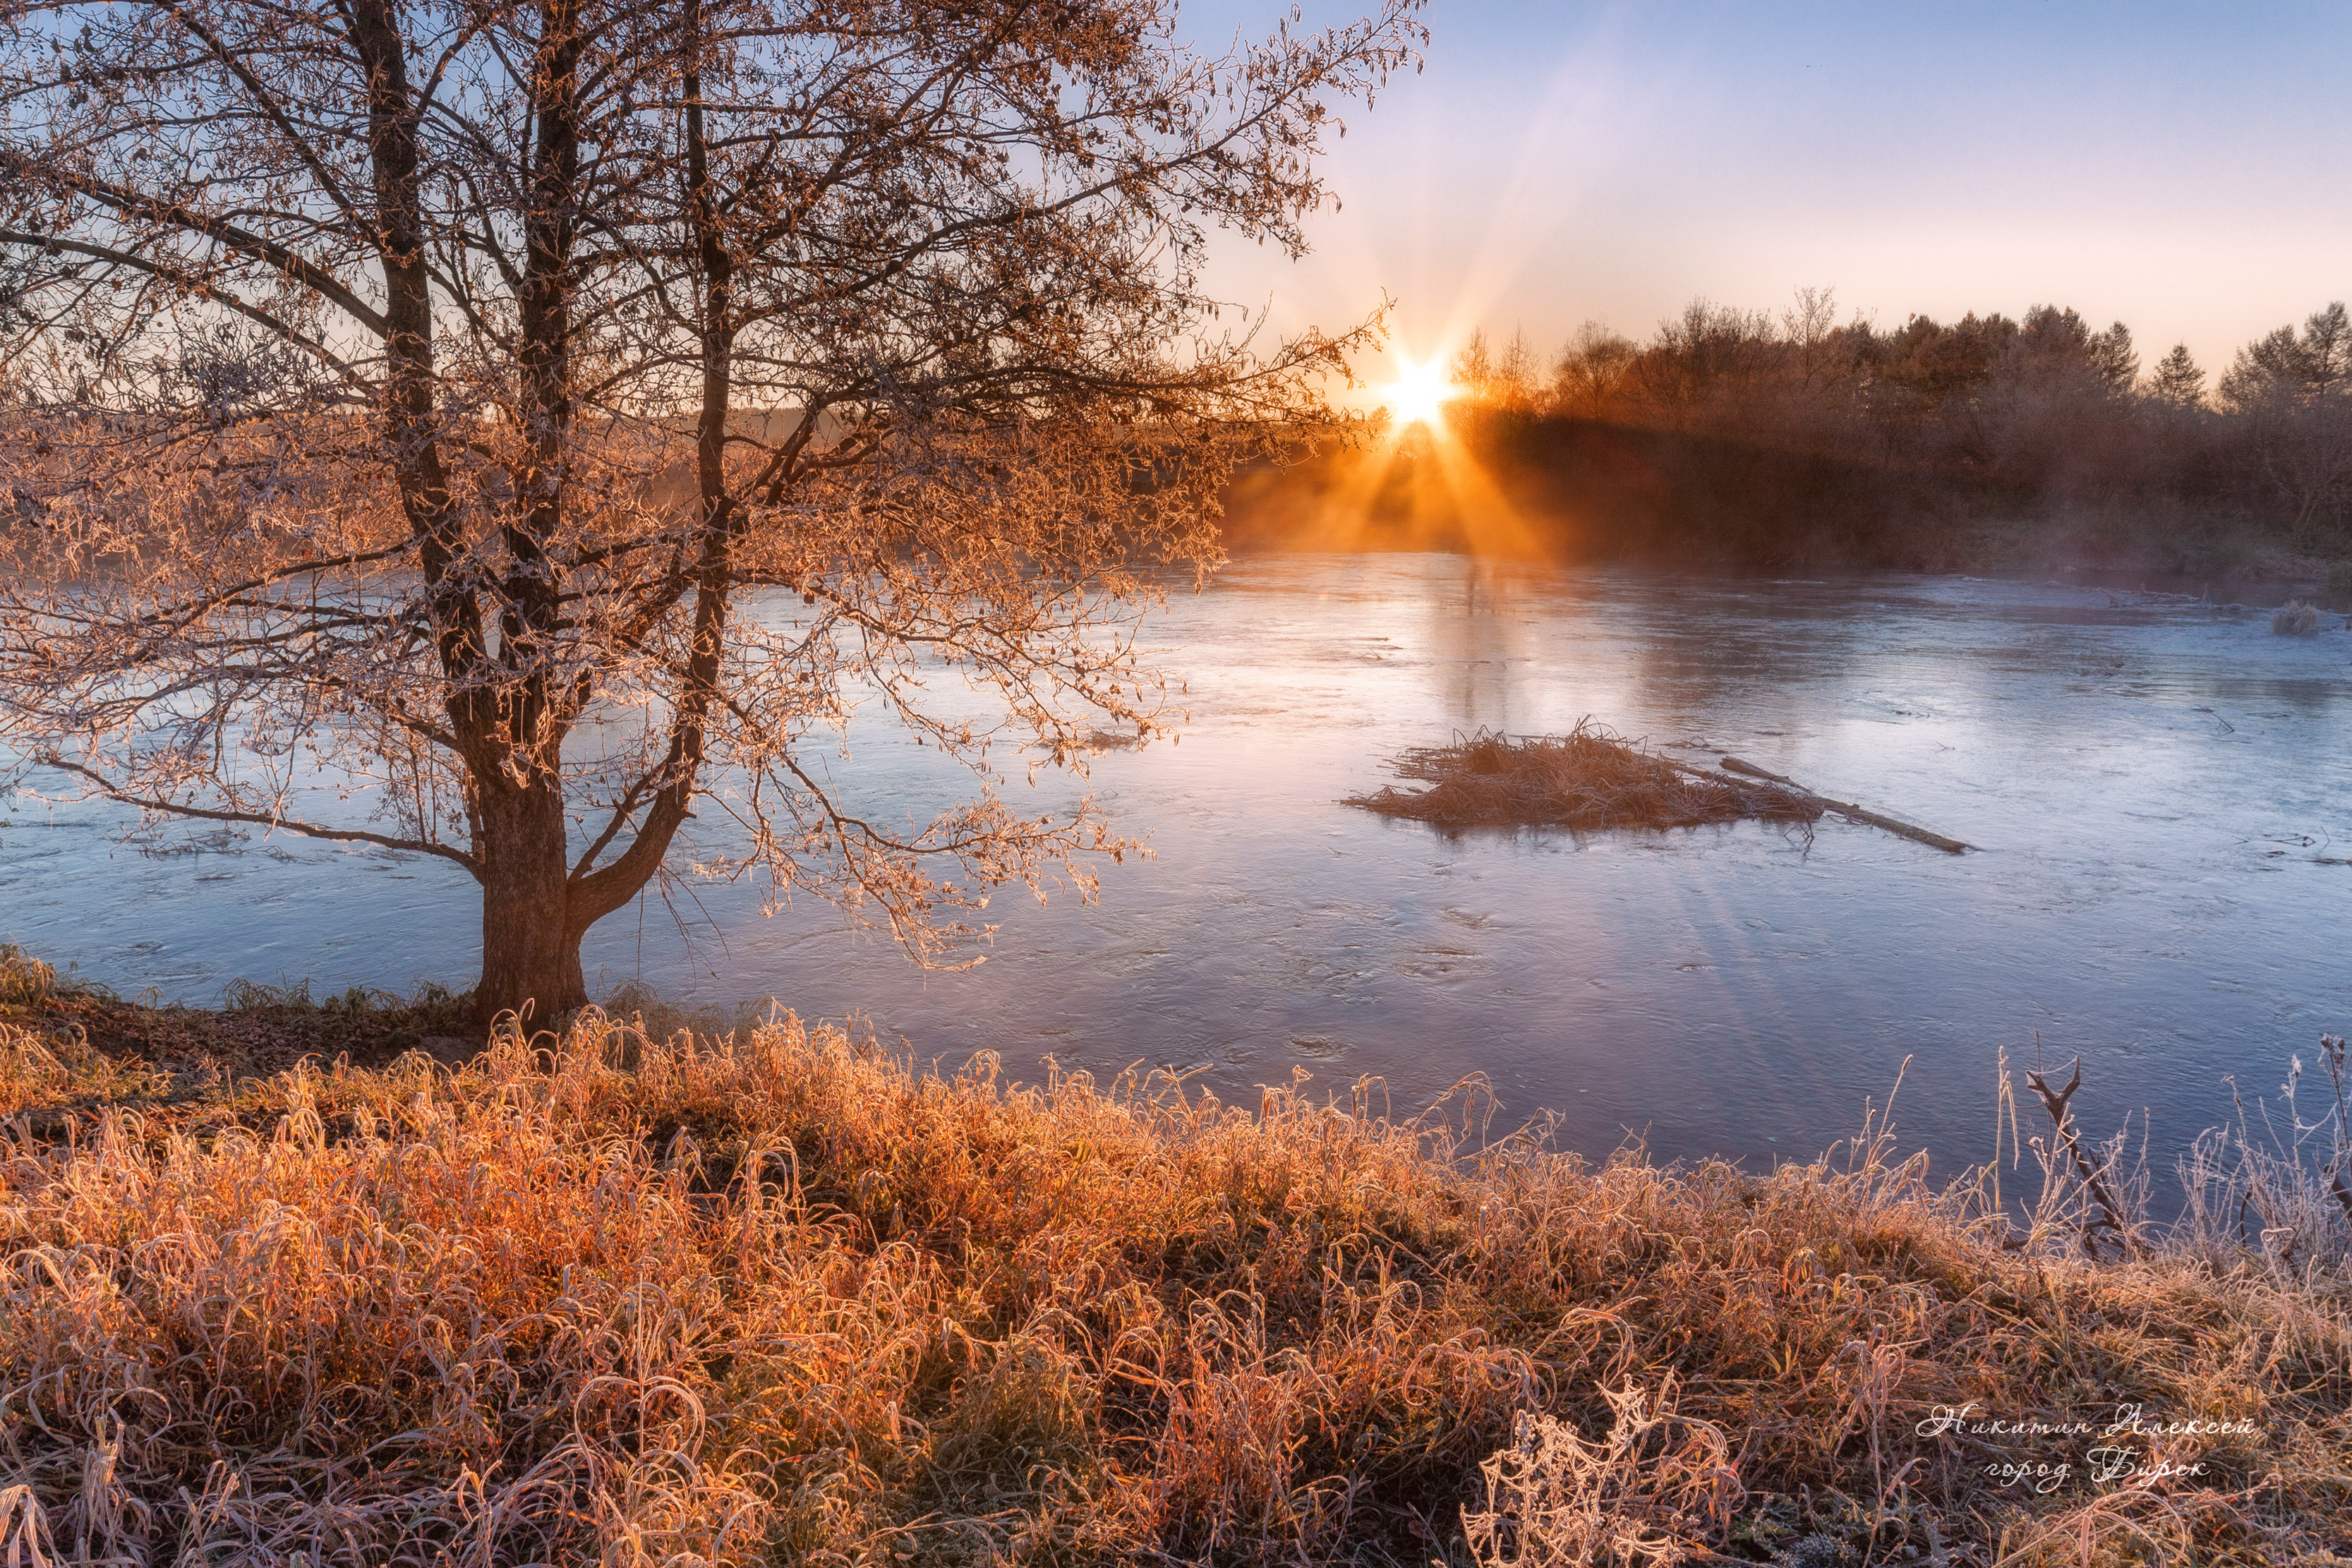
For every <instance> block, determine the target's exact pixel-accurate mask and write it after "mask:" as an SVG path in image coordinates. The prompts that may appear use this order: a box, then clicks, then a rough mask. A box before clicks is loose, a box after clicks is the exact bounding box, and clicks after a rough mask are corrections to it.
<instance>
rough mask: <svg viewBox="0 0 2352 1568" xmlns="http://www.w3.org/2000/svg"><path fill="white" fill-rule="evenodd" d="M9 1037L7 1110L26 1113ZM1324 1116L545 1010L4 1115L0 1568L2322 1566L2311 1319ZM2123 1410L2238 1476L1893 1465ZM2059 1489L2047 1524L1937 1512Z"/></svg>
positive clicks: (1941, 1194)
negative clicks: (49, 1110) (1962, 1413)
mask: <svg viewBox="0 0 2352 1568" xmlns="http://www.w3.org/2000/svg"><path fill="white" fill-rule="evenodd" d="M0 1044H5V1051H6V1055H7V1059H6V1061H5V1064H0V1078H5V1079H12V1080H21V1082H22V1085H23V1087H21V1088H19V1089H16V1090H14V1091H12V1092H14V1093H15V1094H16V1100H17V1103H20V1104H22V1103H26V1102H27V1101H28V1100H37V1099H41V1098H43V1097H44V1096H50V1097H54V1096H55V1095H56V1094H58V1092H60V1089H59V1085H58V1081H57V1080H58V1079H59V1078H60V1077H61V1076H62V1077H66V1078H70V1077H72V1076H74V1071H73V1069H70V1068H68V1067H67V1066H65V1065H64V1064H62V1063H60V1062H59V1061H58V1059H57V1058H56V1057H55V1055H54V1053H49V1052H47V1050H46V1047H43V1046H41V1045H40V1044H39V1042H38V1041H37V1039H36V1038H35V1037H34V1036H33V1035H32V1034H31V1033H29V1032H27V1031H26V1030H23V1029H11V1030H10V1031H9V1033H8V1034H7V1037H6V1039H5V1042H0ZM1367 1093H1368V1090H1365V1089H1360V1090H1359V1092H1358V1095H1357V1097H1356V1098H1355V1100H1354V1101H1353V1102H1352V1103H1350V1104H1348V1105H1339V1104H1328V1103H1327V1104H1320V1105H1318V1104H1316V1103H1313V1102H1312V1101H1311V1100H1309V1099H1308V1098H1307V1096H1306V1095H1304V1094H1303V1093H1299V1092H1293V1091H1291V1090H1284V1089H1274V1090H1269V1091H1267V1092H1266V1093H1265V1096H1264V1099H1263V1100H1262V1102H1261V1103H1260V1105H1259V1106H1257V1107H1256V1108H1255V1112H1254V1113H1252V1112H1245V1111H1244V1110H1240V1109H1236V1108H1231V1107H1226V1106H1222V1105H1219V1104H1218V1103H1216V1102H1215V1101H1214V1100H1210V1099H1207V1098H1205V1097H1203V1096H1201V1095H1199V1094H1196V1093H1187V1092H1185V1090H1184V1089H1183V1088H1182V1086H1181V1085H1178V1084H1172V1083H1165V1082H1163V1083H1160V1084H1159V1085H1158V1086H1157V1087H1156V1088H1152V1087H1151V1086H1147V1085H1139V1084H1136V1083H1132V1082H1124V1081H1123V1082H1121V1083H1120V1084H1118V1085H1116V1086H1112V1087H1110V1088H1108V1089H1106V1088H1103V1087H1100V1086H1097V1085H1096V1084H1095V1083H1093V1082H1092V1081H1090V1080H1089V1079H1087V1078H1085V1077H1083V1076H1068V1077H1055V1078H1052V1079H1049V1081H1047V1082H1046V1083H1045V1084H1044V1085H1042V1086H1039V1087H1035V1088H1030V1089H1017V1088H1013V1087H1009V1086H1007V1085H1005V1084H1003V1082H1001V1081H1000V1080H999V1079H998V1077H997V1074H996V1072H995V1069H994V1068H993V1065H992V1064H991V1063H989V1062H987V1061H982V1062H981V1063H979V1064H977V1065H975V1066H974V1067H972V1068H970V1069H968V1070H966V1071H965V1072H963V1073H961V1074H959V1075H957V1076H955V1077H954V1078H951V1079H940V1078H938V1077H929V1076H919V1075H917V1074H914V1073H910V1072H909V1071H908V1070H907V1069H906V1068H903V1067H902V1066H901V1065H899V1064H898V1063H896V1062H894V1061H893V1060H891V1059H889V1058H887V1057H886V1056H884V1055H882V1054H880V1053H878V1052H877V1051H876V1050H874V1049H872V1048H870V1047H862V1046H860V1045H858V1044H856V1043H855V1042H853V1041H852V1040H850V1039H849V1038H847V1037H844V1036H843V1035H841V1034H840V1033H838V1032H835V1031H832V1030H826V1029H811V1028H806V1027H804V1026H802V1025H800V1024H799V1023H797V1022H796V1021H794V1020H793V1019H792V1018H791V1017H790V1016H783V1017H780V1018H777V1019H775V1020H774V1021H772V1022H770V1023H767V1024H763V1025H762V1026H760V1027H758V1028H755V1029H749V1030H741V1031H738V1032H736V1033H735V1034H733V1035H731V1036H727V1037H719V1038H717V1039H712V1038H709V1037H704V1038H695V1037H690V1036H683V1035H682V1036H679V1037H676V1038H673V1039H670V1040H667V1041H662V1040H658V1039H655V1038H649V1037H647V1036H646V1034H645V1033H644V1032H643V1031H641V1030H638V1029H636V1028H634V1027H628V1026H621V1025H618V1024H615V1023H614V1022H612V1021H610V1020H608V1019H606V1018H604V1016H600V1015H596V1014H593V1013H592V1014H590V1015H587V1016H583V1018H582V1019H581V1020H580V1021H579V1022H578V1023H577V1024H576V1025H575V1026H573V1027H572V1029H571V1030H570V1031H569V1033H567V1034H566V1035H565V1036H564V1037H562V1038H561V1039H558V1038H556V1037H552V1036H546V1035H542V1036H541V1037H539V1038H538V1039H537V1040H536V1041H532V1042H526V1041H524V1040H523V1039H521V1038H520V1037H516V1036H515V1035H512V1034H508V1035H503V1036H501V1037H497V1038H495V1039H494V1040H493V1041H492V1042H491V1044H490V1047H489V1048H488V1051H487V1052H486V1053H485V1054H484V1055H483V1056H481V1057H480V1058H478V1059H477V1060H475V1061H474V1062H472V1063H471V1064H470V1065H468V1066H467V1067H466V1068H464V1069H463V1070H462V1071H459V1072H457V1073H455V1074H453V1073H451V1072H449V1071H448V1070H446V1068H441V1067H438V1066H436V1064H434V1063H432V1062H431V1061H429V1060H427V1059H425V1058H424V1057H422V1056H418V1055H411V1056H408V1057H405V1058H400V1059H398V1060H396V1061H394V1063H392V1064H391V1065H389V1066H388V1067H386V1068H383V1069H380V1070H363V1069H358V1068H350V1067H348V1066H338V1067H335V1068H329V1069H326V1070H316V1069H313V1068H308V1067H304V1068H297V1069H294V1070H291V1071H289V1072H285V1073H281V1074H278V1075H276V1076H274V1077H271V1078H268V1079H260V1080H251V1081H247V1082H246V1083H245V1084H243V1085H241V1086H239V1087H237V1088H236V1089H235V1091H234V1092H230V1091H228V1090H226V1089H225V1090H223V1091H221V1092H219V1093H216V1094H215V1095H212V1096H211V1097H209V1098H206V1099H204V1100H199V1101H194V1102H190V1103H187V1104H184V1105H174V1106H170V1107H164V1108H159V1109H153V1110H149V1111H146V1112H143V1113H142V1112H141V1111H135V1110H125V1109H122V1108H121V1107H120V1106H114V1107H108V1108H103V1109H90V1108H89V1100H88V1098H87V1097H83V1098H81V1099H79V1100H75V1101H74V1103H76V1104H79V1105H81V1106H82V1107H83V1109H81V1110H77V1111H75V1112H73V1113H72V1115H71V1116H70V1117H69V1118H68V1121H67V1123H66V1125H64V1127H63V1128H62V1129H61V1130H60V1131H57V1132H56V1133H54V1134H53V1135H50V1136H47V1137H43V1136H37V1135H36V1134H35V1133H34V1132H33V1131H32V1130H31V1128H30V1125H29V1122H28V1121H26V1120H25V1119H22V1118H20V1119H19V1120H18V1121H16V1124H15V1127H14V1131H13V1132H12V1133H11V1134H10V1136H9V1137H8V1138H7V1140H6V1142H5V1145H0V1237H5V1240H0V1245H4V1246H5V1250H6V1254H7V1265H6V1268H5V1271H0V1300H5V1318H0V1555H5V1552H8V1551H18V1552H24V1553H26V1555H25V1556H24V1557H23V1558H22V1559H21V1560H22V1561H25V1562H31V1561H33V1558H32V1557H31V1556H30V1552H32V1551H33V1550H36V1549H37V1550H38V1551H39V1552H41V1553H43V1554H44V1555H46V1556H47V1557H48V1558H49V1559H50V1560H53V1561H69V1562H93V1563H95V1562H111V1563H166V1562H175V1561H185V1562H204V1563H265V1562H266V1563H290V1562H302V1563H307V1564H310V1565H314V1568H315V1565H318V1564H324V1563H352V1564H357V1563H371V1564H373V1563H482V1564H490V1563H590V1562H594V1563H614V1564H624V1563H656V1562H659V1563H870V1564H876V1565H883V1564H896V1563H963V1562H970V1563H978V1562H996V1561H1003V1562H1031V1563H1170V1562H1179V1563H1221V1564H1222V1563H1234V1564H1242V1563H1250V1564H1260V1563H1262V1564H1307V1563H1367V1564H1371V1563H1397V1564H1403V1563H1412V1564H1423V1563H1428V1562H1430V1561H1431V1560H1432V1559H1433V1558H1436V1559H1439V1560H1441V1561H1444V1562H1447V1563H1469V1562H1472V1561H1483V1562H1486V1563H1498V1564H1499V1563H1515V1564H1521V1563H1523V1564H1528V1565H1530V1568H1532V1565H1533V1564H1537V1563H1547V1564H1557V1563H1581V1562H1593V1563H1604V1562H1620V1563H1674V1562H1682V1561H1699V1560H1703V1559H1704V1557H1705V1556H1706V1553H1708V1552H1722V1553H1728V1554H1730V1555H1732V1556H1734V1557H1737V1558H1739V1559H1742V1560H1748V1561H1794V1562H1808V1563H1822V1564H1827V1563H1833V1562H1840V1561H1843V1562H1844V1563H1848V1564H1851V1565H1855V1568H1859V1565H1861V1564H1863V1563H1865V1561H1867V1562H1869V1563H1900V1562H1906V1561H1910V1560H1912V1559H1913V1558H1916V1560H1918V1561H1920V1562H1921V1563H1928V1562H1934V1563H1942V1564H1972V1565H1975V1568H1991V1565H1992V1564H1994V1563H2000V1564H2003V1565H2022V1564H2027V1563H2037V1564H2057V1563H2090V1564H2106V1563H2143V1562H2159V1561H2161V1562H2169V1563H2184V1564H2185V1563H2192V1562H2193V1563H2224V1562H2242V1563H2256V1562H2260V1563H2294V1562H2303V1563H2311V1564H2316V1563H2322V1562H2325V1561H2326V1559H2325V1558H2321V1557H2313V1556H2306V1555H2302V1554H2303V1553H2306V1552H2315V1551H2316V1550H2317V1549H2318V1547H2319V1546H2320V1545H2321V1544H2322V1543H2323V1542H2342V1541H2344V1540H2345V1539H2347V1534H2352V1433H2348V1432H2347V1425H2346V1413H2347V1404H2348V1403H2352V1386H2347V1376H2352V1373H2347V1368H2352V1321H2347V1304H2346V1297H2345V1295H2344V1293H2343V1286H2342V1281H2341V1279H2340V1277H2339V1278H2335V1279H2329V1278H2323V1277H2320V1276H2318V1275H2315V1274H2314V1273H2313V1272H2312V1271H2311V1269H2310V1268H2308V1267H2307V1266H2305V1267H2301V1268H2289V1267H2285V1266H2284V1265H2282V1264H2281V1262H2280V1260H2279V1259H2278V1258H2275V1257H2273V1256H2268V1255H2265V1254H2263V1253H2262V1252H2260V1251H2259V1250H2254V1251H2249V1252H2245V1253H2242V1254H2240V1255H2238V1256H2235V1257H2233V1258H2222V1257H2219V1256H2215V1257H2210V1258H2184V1257H2176V1256H2169V1255H2162V1254H2158V1255H2153V1256H2150V1257H2148V1258H2145V1259H2144V1260H2141V1261H2136V1262H2132V1263H2126V1264H2114V1265H2100V1264H2096V1263H2094V1262H2091V1261H2088V1260H2084V1259H2083V1258H2079V1257H2070V1256H2068V1255H2067V1254H2066V1252H2065V1250H2064V1247H2063V1245H2062V1244H2063V1242H2064V1240H2065V1237H2063V1234H2061V1233H2062V1232H2063V1224H2059V1225H2054V1226H2050V1227H2039V1228H2037V1231H2036V1232H2035V1233H2034V1235H2033V1236H2032V1237H2018V1236H2016V1235H2013V1234H2012V1233H2011V1227H2010V1226H2009V1225H2008V1223H2007V1222H2006V1220H2004V1219H2003V1218H2001V1217H2000V1215H1999V1214H1998V1213H1997V1212H1996V1211H1994V1210H1993V1209H1992V1208H1991V1207H1990V1205H1988V1203H1987V1202H1986V1200H1985V1197H1984V1194H1983V1191H1982V1189H1981V1187H1980V1186H1978V1185H1974V1184H1969V1185H1963V1186H1960V1187H1957V1188H1950V1189H1939V1188H1936V1187H1932V1186H1930V1185H1929V1184H1928V1183H1927V1180H1926V1179H1925V1170H1924V1166H1923V1165H1922V1164H1921V1163H1917V1162H1912V1163H1897V1162H1894V1161H1892V1160H1890V1158H1889V1157H1888V1155H1887V1150H1888V1148H1889V1143H1888V1141H1887V1139H1886V1138H1885V1134H1884V1132H1883V1130H1881V1129H1877V1128H1871V1129H1869V1130H1866V1131H1865V1133H1864V1137H1863V1139H1862V1140H1861V1142H1859V1144H1858V1145H1857V1146H1856V1147H1855V1148H1854V1149H1850V1150H1847V1151H1844V1152H1842V1153H1841V1154H1839V1155H1838V1156H1836V1157H1832V1158H1825V1159H1823V1160H1821V1161H1818V1162H1815V1163H1811V1164H1807V1165H1790V1166H1784V1167H1782V1168H1781V1169H1780V1170H1777V1171H1774V1172H1772V1173H1769V1174H1750V1173H1743V1172H1740V1171H1738V1170H1736V1169H1733V1168H1731V1167H1728V1166H1726V1165H1721V1164H1716V1163H1707V1164H1703V1165H1700V1166H1698V1167H1696V1168H1693V1169H1688V1170H1662V1169H1659V1168H1657V1167H1654V1166H1653V1165H1651V1164H1649V1163H1645V1162H1644V1161H1643V1160H1642V1159H1641V1158H1639V1157H1638V1155H1637V1154H1633V1153H1628V1154H1624V1155H1621V1156H1620V1157H1618V1158H1616V1159H1613V1160H1612V1161H1610V1162H1609V1163H1606V1164H1604V1165H1602V1166H1601V1167H1599V1168H1593V1167H1591V1166H1589V1165H1587V1164H1586V1163H1582V1162H1580V1161H1579V1160H1577V1159H1575V1158H1573V1157H1570V1156H1564V1155H1559V1154H1556V1153H1552V1152H1547V1151H1546V1150H1545V1148H1544V1147H1543V1146H1542V1142H1541V1140H1540V1139H1538V1138H1536V1137H1533V1136H1521V1137H1516V1138H1511V1139H1506V1140H1503V1141H1501V1142H1491V1143H1484V1144H1479V1145H1475V1146H1474V1145H1473V1144H1472V1143H1470V1142H1466V1141H1465V1139H1464V1138H1463V1137H1462V1135H1461V1131H1460V1129H1461V1127H1462V1125H1463V1124H1464V1122H1465V1121H1468V1120H1471V1119H1472V1116H1473V1112H1474V1111H1475V1104H1474V1103H1472V1102H1470V1101H1465V1100H1457V1101H1455V1102H1454V1103H1453V1104H1452V1105H1450V1106H1449V1107H1444V1108H1441V1111H1440V1113H1439V1114H1436V1115H1433V1116H1432V1117H1429V1118H1426V1119H1423V1121H1418V1122H1414V1123H1410V1124H1397V1123H1392V1122H1391V1121H1384V1120H1381V1119H1380V1118H1377V1117H1375V1116H1373V1115H1371V1114H1370V1112H1369V1110H1367ZM1449 1110H1450V1111H1451V1113H1452V1120H1448V1118H1447V1115H1446V1114H1445V1112H1446V1111H1449ZM2046 1197H2047V1195H2046V1194H2045V1198H2046ZM2061 1217H2063V1216H2061ZM2045 1232H2046V1234H2045ZM2045 1243H2047V1245H2045ZM2124 1402H2137V1403H2141V1404H2143V1405H2146V1406H2147V1410H2148V1411H2149V1412H2150V1413H2151V1415H2155V1416H2158V1417H2161V1418H2164V1419H2180V1418H2186V1417H2190V1416H2197V1417H2222V1416H2227V1417H2231V1418H2237V1419H2242V1420H2245V1421H2247V1422H2249V1423H2251V1430H2250V1431H2249V1432H2248V1433H2245V1434H2242V1435H2231V1436H2222V1437H2213V1438H2198V1439H2195V1440H2194V1441H2193V1442H2191V1441H2188V1440H2176V1439H2174V1438H2169V1437H2161V1438H2157V1439H2151V1440H2141V1441H2138V1446H2139V1447H2141V1448H2149V1447H2154V1448H2157V1449H2159V1450H2161V1451H2163V1452H2164V1453H2165V1454H2167V1455H2168V1456H2169V1457H2171V1458H2186V1457H2187V1455H2188V1452H2189V1449H2190V1448H2191V1447H2194V1448H2195V1449H2197V1450H2199V1451H2200V1455H2201V1458H2200V1462H2202V1463H2204V1464H2205V1465H2207V1467H2208V1469H2207V1472H2206V1474H2205V1475H2203V1476H2201V1477H2196V1478H2179V1477H2173V1478H2168V1479H2162V1480H2145V1479H2144V1480H2141V1481H2137V1482H2131V1481H2117V1482H2116V1483H2115V1484H2112V1485H2105V1486H2102V1485H2099V1484H2096V1483H2095V1482H2094V1481H2092V1480H2091V1479H2089V1478H2088V1477H2087V1476H2086V1475H2085V1474H2084V1469H2083V1463H2084V1461H2083V1458H2082V1450H2083V1449H2084V1447H2085V1446H2086V1444H2087V1443H2088V1442H2089V1441H2091V1439H2086V1438H2082V1437H2054V1438H2047V1439H2043V1438H2021V1437H2012V1436H1972V1435H1969V1434H1968V1433H1965V1432H1961V1433H1955V1432H1948V1431H1947V1432H1942V1433H1937V1432H1935V1431H1933V1429H1932V1425H1933V1424H1932V1421H1930V1417H1932V1415H1933V1414H1934V1412H1935V1411H1936V1409H1937V1407H1938V1406H1947V1405H1952V1406H1957V1405H1969V1404H1971V1403H1973V1404H1974V1405H1977V1406H1978V1407H1979V1414H1980V1415H1991V1416H1997V1417H2000V1418H2003V1419H2010V1420H2031V1419H2036V1418H2040V1419H2043V1420H2068V1421H2073V1420H2090V1421H2094V1422H2104V1421H2105V1420H2107V1419H2109V1418H2111V1415H2112V1413H2113V1411H2114V1409H2115V1407H2116V1405H2118V1404H2119V1403H2124ZM1923 1421H1929V1426H1922V1423H1923ZM2068 1459H2071V1461H2072V1463H2073V1465H2074V1471H2073V1474H2072V1476H2071V1478H2070V1479H2069V1480H2068V1481H2067V1483H2066V1484H2064V1485H2063V1486H2060V1487H2058V1488H2056V1489H2053V1490H2052V1491H2051V1492H2049V1493H2047V1494H2046V1495H2038V1494H2036V1493H2034V1492H2032V1490H2031V1489H2027V1488H2025V1487H2021V1486H2015V1485H2002V1484H2000V1483H1999V1481H1998V1480H1997V1479H1995V1478H1990V1477H1988V1476H1987V1475H1986V1474H1985V1466H1986V1465H1988V1464H1990V1463H1999V1462H2004V1461H2015V1460H2042V1461H2061V1460H2068ZM1465 1507H1466V1508H1467V1509H1469V1510H1470V1512H1469V1513H1468V1515H1467V1517H1466V1521H1465V1512H1464V1510H1465ZM1465 1531H1466V1532H1465ZM1808 1553H1810V1554H1811V1555H1810V1556H1808V1555H1807V1554H1808ZM1841 1553H1843V1556H1841V1555H1840V1554H1841ZM1792 1554H1793V1555H1792ZM1865 1554H1867V1555H1866V1556H1865Z"/></svg>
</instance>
